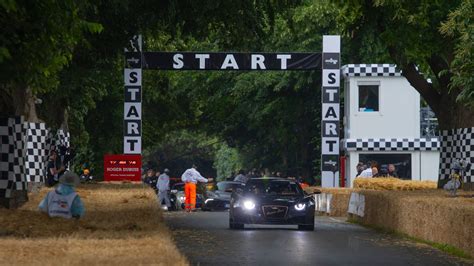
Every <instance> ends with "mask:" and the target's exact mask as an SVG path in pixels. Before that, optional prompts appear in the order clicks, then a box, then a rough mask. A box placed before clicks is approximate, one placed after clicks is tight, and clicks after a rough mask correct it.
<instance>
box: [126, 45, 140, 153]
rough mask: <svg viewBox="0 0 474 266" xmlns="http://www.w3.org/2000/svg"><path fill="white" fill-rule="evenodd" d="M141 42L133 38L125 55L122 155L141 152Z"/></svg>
mask: <svg viewBox="0 0 474 266" xmlns="http://www.w3.org/2000/svg"><path fill="white" fill-rule="evenodd" d="M141 49H142V41H141V36H138V37H137V36H135V37H134V38H133V39H132V40H131V41H130V47H129V48H128V49H127V53H125V69H124V72H123V75H124V84H125V96H124V105H123V107H124V108H123V153H124V154H141V152H142V50H141Z"/></svg>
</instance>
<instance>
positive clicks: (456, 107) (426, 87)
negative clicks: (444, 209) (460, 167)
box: [403, 56, 474, 188]
mask: <svg viewBox="0 0 474 266" xmlns="http://www.w3.org/2000/svg"><path fill="white" fill-rule="evenodd" d="M429 62H430V67H431V69H432V70H433V73H435V75H436V76H437V80H438V83H437V84H438V87H435V85H433V84H432V83H429V82H428V81H427V80H426V79H425V78H424V77H423V75H421V73H419V72H418V70H417V68H416V66H415V64H408V65H407V66H405V67H404V68H403V75H404V76H405V77H406V78H407V80H408V82H410V84H411V85H412V86H413V87H414V88H415V89H416V90H417V91H418V92H419V93H420V95H421V96H422V97H423V98H424V99H425V101H426V102H427V103H428V105H429V106H430V107H431V109H432V110H433V111H434V112H435V114H436V117H437V118H438V125H439V129H440V142H441V143H440V144H441V145H440V158H439V174H438V188H442V187H443V186H444V184H446V183H447V182H448V180H449V176H450V174H451V167H452V163H453V162H454V160H466V161H468V162H469V163H471V165H473V164H474V157H473V156H472V154H473V153H472V152H471V150H470V149H471V147H472V146H474V140H473V139H472V133H473V132H472V131H473V129H474V107H473V106H472V105H466V104H464V103H462V102H457V101H456V99H457V96H458V95H459V93H460V92H461V90H462V88H449V84H450V76H449V75H450V74H444V75H441V73H442V71H443V70H445V69H448V65H446V63H445V62H444V61H443V60H440V59H439V58H438V57H436V56H433V57H432V58H430V60H429ZM472 167H473V166H471V168H472ZM464 174H465V177H466V179H467V180H470V179H471V180H472V179H473V175H474V172H473V171H472V170H470V171H467V172H466V173H464Z"/></svg>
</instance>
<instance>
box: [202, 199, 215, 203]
mask: <svg viewBox="0 0 474 266" xmlns="http://www.w3.org/2000/svg"><path fill="white" fill-rule="evenodd" d="M213 200H214V199H207V200H205V201H204V204H207V203H208V202H209V201H213Z"/></svg>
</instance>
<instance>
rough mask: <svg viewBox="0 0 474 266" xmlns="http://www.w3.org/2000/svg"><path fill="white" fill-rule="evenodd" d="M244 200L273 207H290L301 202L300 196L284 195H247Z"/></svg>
mask: <svg viewBox="0 0 474 266" xmlns="http://www.w3.org/2000/svg"><path fill="white" fill-rule="evenodd" d="M245 198H249V199H253V200H254V201H255V203H257V204H261V205H266V204H275V205H292V204H295V203H297V202H299V201H301V200H303V197H301V196H293V195H292V196H289V195H288V196H286V195H259V196H255V195H248V196H245Z"/></svg>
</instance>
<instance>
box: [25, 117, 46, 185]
mask: <svg viewBox="0 0 474 266" xmlns="http://www.w3.org/2000/svg"><path fill="white" fill-rule="evenodd" d="M26 125H27V136H26V179H27V181H28V182H44V177H45V173H44V171H45V168H46V165H45V163H46V161H47V159H48V157H47V156H48V150H49V147H47V139H48V133H49V130H48V129H46V124H45V123H26Z"/></svg>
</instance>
